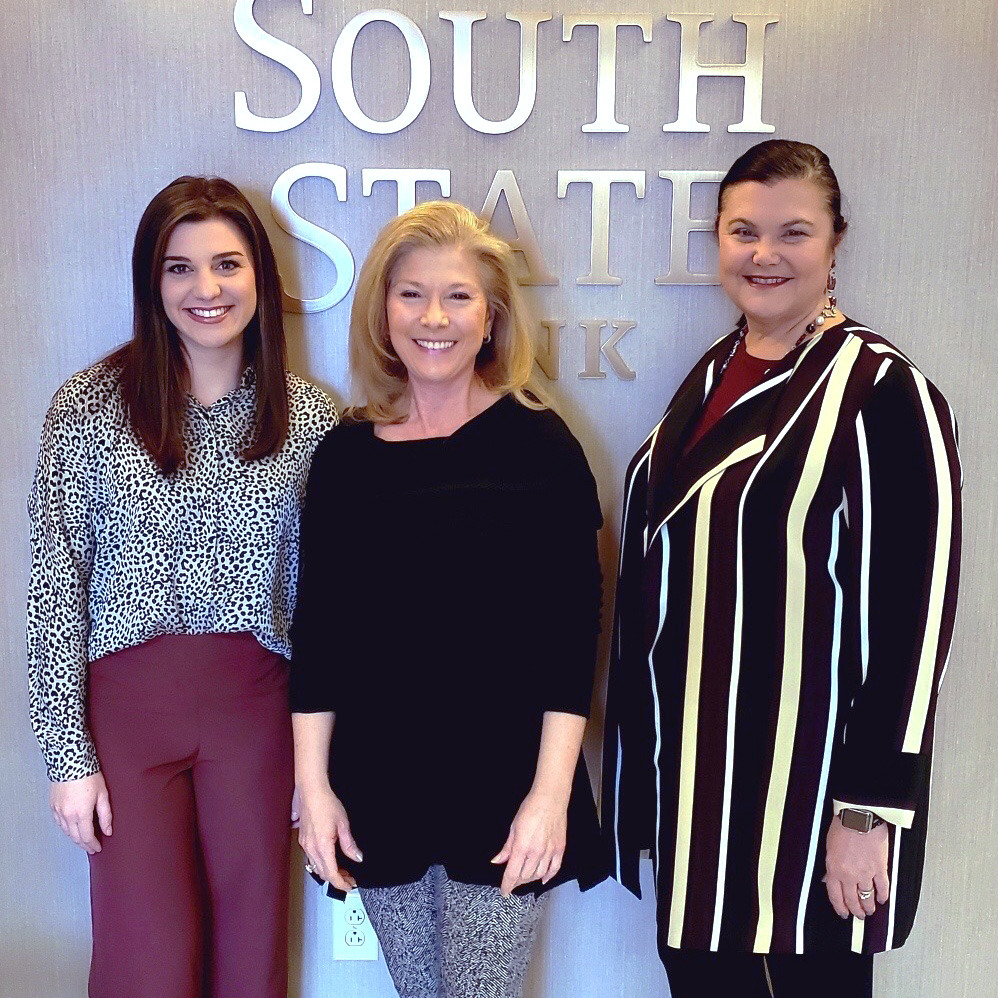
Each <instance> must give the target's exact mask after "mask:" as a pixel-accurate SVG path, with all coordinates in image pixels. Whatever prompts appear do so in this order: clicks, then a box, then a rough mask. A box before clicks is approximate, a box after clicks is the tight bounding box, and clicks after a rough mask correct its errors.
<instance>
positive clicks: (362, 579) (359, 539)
mask: <svg viewBox="0 0 998 998" xmlns="http://www.w3.org/2000/svg"><path fill="white" fill-rule="evenodd" d="M601 524H602V517H601V515H600V509H599V503H598V500H597V495H596V483H595V480H594V479H593V476H592V473H591V471H590V470H589V465H588V464H587V462H586V458H585V455H584V454H583V452H582V448H581V447H580V446H579V444H578V442H577V441H576V440H575V439H574V437H572V435H571V433H570V432H569V431H568V428H567V427H566V426H565V424H564V423H563V422H562V421H561V419H560V418H559V417H558V416H557V415H555V414H554V413H553V412H551V411H550V410H543V411H534V410H531V409H528V408H526V407H525V406H522V405H520V404H519V403H518V402H517V401H516V400H515V399H514V398H513V397H512V396H509V395H508V396H505V397H503V398H502V399H500V400H499V401H498V402H496V403H495V404H494V405H492V406H491V407H490V408H488V409H486V410H485V412H483V413H481V414H480V415H479V416H477V417H476V418H474V419H472V420H470V421H469V422H468V423H466V424H465V425H464V426H462V427H461V428H460V429H458V430H457V431H456V432H455V433H454V434H452V435H451V436H449V437H437V438H431V439H427V440H413V441H397V442H390V441H385V440H381V439H379V438H378V437H376V436H375V435H374V430H373V426H372V425H371V424H370V423H354V424H350V425H345V426H344V427H343V428H341V429H338V430H336V431H335V432H330V433H328V434H327V435H326V437H325V438H324V439H323V440H322V442H321V443H320V444H319V446H318V448H317V450H316V452H315V457H314V460H313V462H312V470H311V474H310V476H309V481H308V486H307V495H306V501H305V509H304V513H303V518H302V543H301V564H300V575H299V589H298V606H297V610H296V612H295V617H294V623H293V625H292V631H291V639H292V645H293V648H294V652H293V657H292V672H291V691H292V693H291V695H292V709H293V710H294V711H296V712H316V711H328V710H332V711H335V712H336V725H335V730H334V733H333V739H332V746H331V752H330V766H329V773H330V783H331V785H332V787H333V790H334V791H335V792H336V794H337V795H338V796H339V797H340V799H341V800H342V801H343V804H344V806H345V807H346V809H347V813H348V815H349V816H350V821H351V827H352V830H353V833H354V837H355V839H356V840H357V844H358V845H359V847H360V849H361V850H362V851H363V853H364V862H363V863H361V864H355V863H353V862H352V861H350V860H349V859H347V858H346V857H343V856H342V854H341V863H342V865H343V866H344V867H345V868H346V869H348V870H350V871H351V872H352V873H353V875H354V876H355V877H356V879H357V881H358V883H359V884H361V886H384V885H389V884H398V883H408V882H412V881H415V880H418V879H419V878H420V877H421V876H422V875H423V873H424V872H425V871H426V869H427V868H428V867H429V866H430V865H431V864H434V863H440V864H443V865H444V866H445V867H446V869H447V871H448V874H449V875H450V876H451V877H452V878H454V879H456V880H460V881H463V882H466V883H478V884H495V885H498V884H499V883H500V881H501V879H502V873H503V868H502V867H499V866H493V865H492V864H491V863H490V862H489V860H490V859H491V858H492V857H493V856H494V855H495V854H496V853H497V852H498V851H499V850H500V848H501V847H502V845H503V843H504V842H505V840H506V836H507V835H508V833H509V826H510V823H511V822H512V820H513V818H514V816H515V815H516V811H517V809H518V807H519V806H520V803H521V801H522V800H523V798H524V797H525V796H526V794H527V792H528V791H529V789H530V786H531V783H532V781H533V777H534V771H535V768H536V763H537V753H538V749H539V745H540V734H541V724H542V720H543V715H544V712H545V711H548V710H554V711H564V712H568V713H572V714H580V715H583V716H585V715H587V714H588V712H589V701H590V697H591V693H592V681H593V666H594V661H595V653H596V637H597V632H598V629H599V599H600V573H599V562H598V557H597V549H596V531H597V530H598V529H599V527H600V526H601ZM333 572H335V573H336V578H337V580H338V585H337V588H336V589H335V590H334V589H333V586H332V584H331V582H330V579H331V573H333ZM604 875H605V874H604V871H603V864H602V862H601V859H600V848H599V843H598V827H597V819H596V810H595V805H594V804H593V798H592V791H591V788H590V783H589V778H588V775H587V773H586V769H585V764H584V763H583V762H582V761H581V760H580V762H579V764H578V766H577V768H576V772H575V779H574V785H573V790H572V797H571V802H570V804H569V812H568V846H567V849H566V852H565V859H564V864H563V866H562V870H561V872H560V873H559V875H558V876H557V877H556V878H555V879H554V880H553V881H551V882H550V883H549V884H548V885H547V887H553V886H555V885H556V884H557V883H561V882H563V881H566V880H571V879H578V880H579V882H580V884H581V885H582V886H583V887H589V886H591V885H593V884H594V883H598V882H599V881H600V880H601V879H602V878H603V876H604ZM525 889H528V890H532V891H539V890H541V889H542V888H541V886H540V884H537V883H535V884H532V885H529V886H528V887H527V888H525Z"/></svg>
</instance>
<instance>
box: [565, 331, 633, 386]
mask: <svg viewBox="0 0 998 998" xmlns="http://www.w3.org/2000/svg"><path fill="white" fill-rule="evenodd" d="M579 325H580V326H581V327H582V328H583V329H584V330H585V331H586V367H585V370H583V371H580V372H579V377H580V378H582V379H590V378H591V379H596V378H605V377H606V373H605V372H604V371H603V368H602V366H601V364H600V358H601V357H606V359H607V361H608V362H609V364H610V367H612V368H613V373H614V374H616V375H617V377H618V378H620V379H621V381H633V380H634V379H635V377H636V376H637V375H635V373H634V371H632V370H631V369H630V368H629V367H628V366H627V365H626V364H625V363H624V359H623V357H621V356H620V354H619V353H617V344H618V343H619V342H620V341H621V340H622V339H623V338H624V336H625V335H626V334H627V333H629V332H630V331H631V330H632V329H633V328H634V327H635V326H636V325H637V322H635V320H634V319H614V320H613V323H612V325H613V333H612V335H611V336H610V337H609V338H608V339H607V341H606V343H600V332H601V331H602V330H603V329H605V328H606V320H605V319H583V321H582V322H580V323H579Z"/></svg>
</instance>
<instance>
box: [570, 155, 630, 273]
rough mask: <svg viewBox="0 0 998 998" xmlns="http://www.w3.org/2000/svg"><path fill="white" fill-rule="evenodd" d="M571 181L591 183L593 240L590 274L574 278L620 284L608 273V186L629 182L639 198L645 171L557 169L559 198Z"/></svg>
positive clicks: (591, 243)
mask: <svg viewBox="0 0 998 998" xmlns="http://www.w3.org/2000/svg"><path fill="white" fill-rule="evenodd" d="M570 184H591V185H592V191H593V196H592V209H593V221H592V239H591V241H590V255H589V273H588V274H586V276H585V277H577V278H576V279H575V283H576V284H621V283H623V282H622V280H621V278H619V277H614V276H613V275H612V274H611V273H610V188H611V187H612V186H613V185H614V184H631V185H632V186H633V187H634V190H635V191H636V192H637V195H638V197H639V198H643V197H644V196H645V171H644V170H559V171H558V197H560V198H563V197H564V196H565V193H566V191H567V190H568V187H569V185H570Z"/></svg>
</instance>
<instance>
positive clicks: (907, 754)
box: [831, 361, 961, 828]
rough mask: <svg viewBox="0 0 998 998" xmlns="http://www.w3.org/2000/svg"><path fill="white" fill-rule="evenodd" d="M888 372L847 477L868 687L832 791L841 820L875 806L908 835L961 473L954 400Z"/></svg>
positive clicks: (946, 640)
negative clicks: (844, 811)
mask: <svg viewBox="0 0 998 998" xmlns="http://www.w3.org/2000/svg"><path fill="white" fill-rule="evenodd" d="M885 363H887V362H885ZM889 364H890V366H889V368H888V369H887V370H886V373H884V371H881V374H882V377H881V379H880V381H879V382H878V383H877V385H876V386H875V387H874V389H873V391H872V392H871V395H870V398H869V400H868V401H867V402H866V404H865V405H864V406H863V407H862V409H861V411H860V413H859V416H858V418H857V420H856V426H855V454H854V458H853V461H852V467H853V469H854V472H853V473H852V474H850V475H849V476H848V477H849V482H848V485H847V500H848V504H849V515H850V522H849V532H850V535H851V537H852V538H853V548H854V551H855V554H854V557H853V564H854V570H853V587H854V589H855V595H856V601H855V602H856V603H857V612H858V615H859V620H858V633H859V644H858V649H857V654H858V655H859V659H860V661H859V663H858V665H859V669H860V674H861V681H862V685H861V686H860V689H859V692H858V693H857V695H856V697H855V699H854V701H853V703H852V705H851V708H849V713H848V715H847V718H846V725H845V735H844V738H843V741H842V744H840V745H839V746H837V747H836V749H835V751H834V753H833V759H832V774H831V794H832V797H833V800H834V808H835V811H836V812H837V811H838V810H839V809H840V808H841V807H844V806H850V807H862V808H868V809H870V810H872V811H875V812H876V813H878V814H879V815H880V816H881V817H883V818H885V819H886V820H888V821H890V822H892V823H894V824H896V825H899V826H901V827H906V828H907V827H910V826H911V824H912V822H913V820H914V819H915V814H916V811H917V809H918V808H919V807H920V806H922V803H923V802H924V801H925V800H926V799H927V794H928V781H929V769H930V764H931V745H932V731H933V718H934V714H935V707H936V697H937V693H938V690H939V686H940V683H941V681H942V677H943V673H944V671H945V668H946V663H947V659H948V656H949V650H950V641H951V637H952V633H953V622H954V616H955V610H956V598H957V583H958V576H959V567H960V487H961V468H960V458H959V453H958V449H957V432H956V423H955V420H954V417H953V414H952V411H951V409H950V407H949V405H948V403H947V402H946V400H945V399H944V398H943V396H942V395H941V394H940V393H939V391H938V389H936V388H935V386H934V385H932V384H931V383H930V382H928V381H927V380H926V379H925V377H924V376H923V375H922V374H921V373H920V372H919V371H917V370H916V369H914V368H912V367H911V366H909V365H908V364H906V363H904V362H901V361H892V362H889Z"/></svg>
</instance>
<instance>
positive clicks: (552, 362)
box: [534, 319, 565, 381]
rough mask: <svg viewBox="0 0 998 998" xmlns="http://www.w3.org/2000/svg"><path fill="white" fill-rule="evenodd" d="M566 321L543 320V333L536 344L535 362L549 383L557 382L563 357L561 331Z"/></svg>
mask: <svg viewBox="0 0 998 998" xmlns="http://www.w3.org/2000/svg"><path fill="white" fill-rule="evenodd" d="M564 328H565V320H564V319H541V329H542V330H543V332H542V333H541V335H540V336H539V337H538V338H537V339H536V340H535V342H534V360H535V361H536V362H537V366H538V367H539V368H540V369H541V371H543V372H544V377H546V378H547V379H548V381H557V380H558V374H559V368H560V367H561V364H560V361H559V358H560V355H561V350H560V346H561V331H562V329H564Z"/></svg>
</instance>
